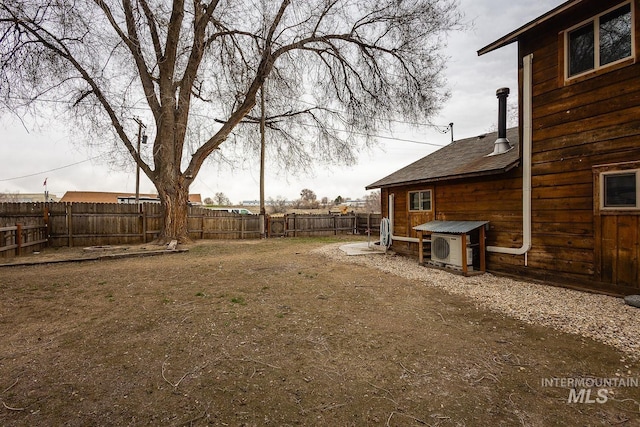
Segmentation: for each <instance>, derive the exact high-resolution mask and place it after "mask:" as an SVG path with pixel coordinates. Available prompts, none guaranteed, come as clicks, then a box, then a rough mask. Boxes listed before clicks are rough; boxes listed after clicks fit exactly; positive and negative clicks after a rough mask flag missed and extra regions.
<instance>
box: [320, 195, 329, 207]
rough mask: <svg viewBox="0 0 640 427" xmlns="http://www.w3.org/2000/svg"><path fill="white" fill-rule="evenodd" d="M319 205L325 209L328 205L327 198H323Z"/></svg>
mask: <svg viewBox="0 0 640 427" xmlns="http://www.w3.org/2000/svg"><path fill="white" fill-rule="evenodd" d="M320 205H322V207H323V208H326V207H327V206H328V205H329V198H328V197H326V196H325V197H323V198H322V199H320Z"/></svg>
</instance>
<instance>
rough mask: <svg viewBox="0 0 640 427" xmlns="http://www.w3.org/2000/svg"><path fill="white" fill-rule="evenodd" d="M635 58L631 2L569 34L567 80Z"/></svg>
mask: <svg viewBox="0 0 640 427" xmlns="http://www.w3.org/2000/svg"><path fill="white" fill-rule="evenodd" d="M632 56H633V24H632V19H631V3H626V4H624V5H623V6H620V7H618V8H616V9H613V10H611V11H609V12H607V13H604V14H602V15H598V16H597V17H595V18H594V19H593V20H591V21H589V22H587V23H583V24H581V25H580V26H578V27H576V28H574V29H572V30H569V31H567V77H573V76H577V75H580V74H583V73H586V72H588V71H592V70H597V69H599V68H602V67H605V66H607V65H611V64H615V63H617V62H618V61H622V60H625V59H627V58H631V57H632Z"/></svg>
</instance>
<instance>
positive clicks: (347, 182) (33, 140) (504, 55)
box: [0, 0, 563, 203]
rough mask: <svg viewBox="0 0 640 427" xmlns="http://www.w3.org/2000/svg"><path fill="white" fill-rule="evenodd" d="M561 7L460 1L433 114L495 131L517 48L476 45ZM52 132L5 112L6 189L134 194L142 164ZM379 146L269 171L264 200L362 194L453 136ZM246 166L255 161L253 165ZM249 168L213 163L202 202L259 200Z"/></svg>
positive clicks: (544, 2)
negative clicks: (305, 166)
mask: <svg viewBox="0 0 640 427" xmlns="http://www.w3.org/2000/svg"><path fill="white" fill-rule="evenodd" d="M561 3H563V1H561V0H538V1H536V2H521V1H513V0H461V1H460V4H461V7H462V10H463V11H464V13H465V15H466V17H465V20H466V21H467V22H472V23H473V26H472V28H471V29H469V30H468V31H465V32H458V33H454V34H452V35H451V36H450V37H449V43H448V49H447V52H446V55H447V56H448V57H449V58H450V59H449V61H448V66H447V86H448V89H449V90H450V91H451V94H452V96H451V98H450V99H449V100H448V101H447V103H446V104H445V105H443V108H442V110H441V113H440V114H439V115H438V116H437V117H435V118H434V119H433V123H434V124H438V125H442V126H443V128H445V127H446V125H447V124H448V123H451V122H453V123H454V126H453V129H454V138H455V139H462V138H467V137H472V136H475V135H479V134H482V133H485V132H487V131H490V130H492V129H495V127H496V123H497V107H498V103H497V99H496V96H495V92H496V89H498V88H500V87H509V88H510V89H511V96H510V98H509V101H508V102H509V104H510V105H516V103H517V90H516V89H517V51H516V46H515V44H513V45H510V46H507V47H505V48H502V49H500V50H498V51H494V52H492V53H489V54H486V55H484V56H481V57H478V56H477V51H478V50H479V49H480V48H482V47H484V46H486V45H487V44H489V43H491V42H493V41H495V40H496V39H498V38H500V37H501V36H504V35H506V34H508V33H509V32H511V31H513V30H515V29H516V28H518V27H520V26H521V25H523V24H525V23H527V22H529V21H531V20H532V19H534V18H536V17H538V16H540V15H541V14H543V13H545V12H547V11H548V10H551V9H552V8H554V7H556V6H558V5H559V4H561ZM46 126H47V129H46V131H44V130H42V129H37V128H36V126H35V125H34V124H33V123H29V122H27V123H20V122H19V121H17V120H16V119H15V118H13V117H10V116H7V115H5V116H3V117H1V118H0V130H1V137H0V153H2V154H1V158H2V161H1V162H0V165H1V166H0V192H11V193H37V192H41V191H44V187H43V182H44V180H45V179H47V187H48V190H49V192H50V194H54V195H56V196H58V197H62V196H63V195H64V193H65V192H66V191H114V192H130V193H131V194H134V193H135V169H134V168H133V167H131V168H130V169H131V170H115V169H114V167H113V166H108V162H107V161H104V160H103V159H93V160H91V159H92V158H93V157H94V155H92V153H91V152H90V150H89V149H88V148H86V147H85V146H84V145H83V144H82V138H85V137H86V136H85V135H83V134H82V130H81V129H68V128H67V127H66V126H65V124H64V123H59V128H56V126H55V125H52V124H49V123H47V124H46ZM381 136H384V137H385V138H379V139H378V142H379V143H378V145H377V147H376V148H374V149H373V150H371V151H370V152H365V153H361V155H360V157H359V160H358V164H357V165H355V166H349V167H339V166H335V167H332V168H330V169H328V170H324V169H323V170H316V171H315V173H314V174H313V175H309V176H302V177H300V176H291V175H290V176H283V175H282V174H280V175H275V174H273V173H270V170H269V167H268V166H267V168H266V184H265V192H266V197H267V198H270V197H271V198H276V197H284V198H287V199H289V200H293V199H297V198H299V197H300V191H301V190H302V189H304V188H309V189H311V190H313V191H314V192H315V193H316V195H317V196H318V198H319V199H320V198H322V197H325V196H326V197H328V198H329V199H335V198H336V197H337V196H342V197H344V198H346V197H349V198H352V199H356V198H360V197H362V196H364V195H365V194H366V193H367V192H366V190H365V186H367V185H368V184H371V183H373V182H375V181H377V180H378V179H380V178H383V177H385V176H387V175H389V174H390V173H393V172H395V171H396V170H398V169H400V168H401V167H403V166H406V165H408V164H410V163H413V162H414V161H416V160H418V159H420V158H422V157H424V156H426V155H428V154H430V153H432V152H433V151H435V150H437V149H438V148H439V147H440V146H444V145H446V144H448V143H449V142H450V140H451V135H450V134H449V133H446V134H443V133H441V132H439V131H437V130H434V129H433V128H431V127H428V126H422V127H419V128H418V129H412V130H404V131H401V129H399V130H398V131H397V132H396V133H394V134H393V135H389V134H385V135H381ZM248 163H249V162H248ZM252 164H253V165H251V164H248V165H247V166H244V167H240V166H239V167H236V168H234V169H231V168H230V167H228V166H220V165H216V164H213V163H210V162H209V163H206V164H205V165H204V167H203V168H202V170H201V172H200V174H199V175H198V177H197V178H196V180H195V182H194V183H193V185H192V186H191V192H192V193H200V194H201V195H202V198H203V199H204V198H206V197H213V196H214V194H215V193H217V192H223V193H224V194H226V195H227V196H228V197H229V198H230V199H231V201H232V202H233V203H240V202H242V201H244V200H257V199H258V198H259V176H260V175H259V168H258V166H257V165H258V163H257V159H256V161H254V162H252ZM140 192H141V193H155V189H154V187H153V185H152V184H151V182H150V181H149V180H148V179H147V178H146V177H145V176H144V174H142V179H141V185H140Z"/></svg>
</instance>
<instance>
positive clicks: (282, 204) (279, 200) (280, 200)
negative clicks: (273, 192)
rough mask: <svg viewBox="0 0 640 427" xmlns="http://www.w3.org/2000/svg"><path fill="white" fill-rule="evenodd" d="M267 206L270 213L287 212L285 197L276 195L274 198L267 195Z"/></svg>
mask: <svg viewBox="0 0 640 427" xmlns="http://www.w3.org/2000/svg"><path fill="white" fill-rule="evenodd" d="M268 204H269V208H270V210H271V213H274V214H277V213H286V212H287V207H288V203H287V199H285V198H284V197H282V196H277V197H276V198H275V199H273V198H271V197H269V203H268Z"/></svg>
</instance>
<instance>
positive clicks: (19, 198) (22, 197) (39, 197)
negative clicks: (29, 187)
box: [0, 192, 60, 203]
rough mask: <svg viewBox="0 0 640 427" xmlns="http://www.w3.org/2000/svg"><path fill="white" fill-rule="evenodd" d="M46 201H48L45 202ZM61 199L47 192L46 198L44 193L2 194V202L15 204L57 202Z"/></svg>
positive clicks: (0, 194) (0, 195) (0, 198)
mask: <svg viewBox="0 0 640 427" xmlns="http://www.w3.org/2000/svg"><path fill="white" fill-rule="evenodd" d="M45 199H46V200H45ZM59 200H60V198H59V197H58V196H56V195H55V194H51V193H49V192H47V194H46V196H45V193H44V192H41V193H0V202H13V203H38V202H39V203H42V202H45V201H48V202H57V201H59Z"/></svg>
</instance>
